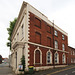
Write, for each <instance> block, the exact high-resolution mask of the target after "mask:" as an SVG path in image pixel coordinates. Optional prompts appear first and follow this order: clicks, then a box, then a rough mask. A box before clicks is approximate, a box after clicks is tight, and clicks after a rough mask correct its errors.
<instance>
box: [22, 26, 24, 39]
mask: <svg viewBox="0 0 75 75" xmlns="http://www.w3.org/2000/svg"><path fill="white" fill-rule="evenodd" d="M21 32H22V38H23V37H24V25H22V27H21Z"/></svg>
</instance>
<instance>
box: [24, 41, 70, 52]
mask: <svg viewBox="0 0 75 75" xmlns="http://www.w3.org/2000/svg"><path fill="white" fill-rule="evenodd" d="M25 43H28V44H32V45H35V46H38V47H44V48H48V49H52V50H55V51H59V52H64V53H69V52H67V51H63V50H59V49H55V48H52V47H48V46H44V45H40V44H37V43H33V42H25Z"/></svg>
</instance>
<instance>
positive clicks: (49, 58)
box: [47, 51, 52, 64]
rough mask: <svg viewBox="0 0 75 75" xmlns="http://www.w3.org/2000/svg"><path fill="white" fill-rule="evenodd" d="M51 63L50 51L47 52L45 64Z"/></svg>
mask: <svg viewBox="0 0 75 75" xmlns="http://www.w3.org/2000/svg"><path fill="white" fill-rule="evenodd" d="M51 63H52V53H51V52H50V51H48V52H47V64H51Z"/></svg>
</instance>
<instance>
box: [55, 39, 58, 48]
mask: <svg viewBox="0 0 75 75" xmlns="http://www.w3.org/2000/svg"><path fill="white" fill-rule="evenodd" d="M55 48H56V49H58V41H56V40H55Z"/></svg>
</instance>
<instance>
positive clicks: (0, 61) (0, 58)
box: [0, 55, 2, 63]
mask: <svg viewBox="0 0 75 75" xmlns="http://www.w3.org/2000/svg"><path fill="white" fill-rule="evenodd" d="M0 63H2V56H1V55H0Z"/></svg>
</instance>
